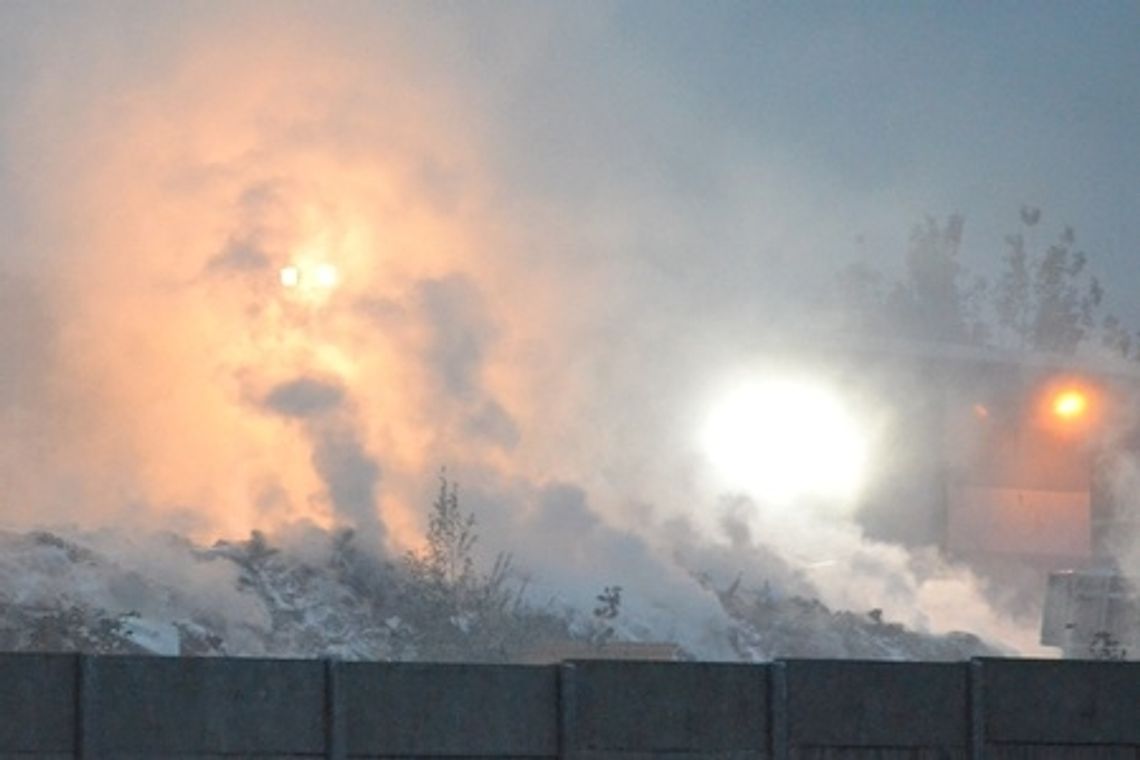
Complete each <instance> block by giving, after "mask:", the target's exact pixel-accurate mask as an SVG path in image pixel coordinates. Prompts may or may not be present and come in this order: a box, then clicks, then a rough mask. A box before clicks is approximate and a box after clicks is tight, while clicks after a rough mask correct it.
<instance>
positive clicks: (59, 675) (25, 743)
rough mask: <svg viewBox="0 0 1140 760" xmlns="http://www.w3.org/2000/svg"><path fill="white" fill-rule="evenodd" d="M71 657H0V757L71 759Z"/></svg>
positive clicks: (73, 679) (73, 659) (73, 664)
mask: <svg viewBox="0 0 1140 760" xmlns="http://www.w3.org/2000/svg"><path fill="white" fill-rule="evenodd" d="M77 660H78V658H77V657H75V656H74V655H50V654H9V655H3V656H0V757H3V756H5V755H16V754H17V753H28V754H30V755H32V756H34V757H50V756H53V755H58V756H60V757H70V756H71V755H72V753H74V752H75V736H76V726H77V722H76V717H77V716H76V677H77V671H76V662H77Z"/></svg>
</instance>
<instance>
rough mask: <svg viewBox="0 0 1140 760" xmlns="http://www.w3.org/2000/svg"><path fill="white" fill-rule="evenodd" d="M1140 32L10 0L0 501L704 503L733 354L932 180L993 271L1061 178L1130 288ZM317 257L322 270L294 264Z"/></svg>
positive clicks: (954, 9)
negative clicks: (1024, 217)
mask: <svg viewBox="0 0 1140 760" xmlns="http://www.w3.org/2000/svg"><path fill="white" fill-rule="evenodd" d="M1137 29H1140V4H1137V3H1135V2H1119V3H1107V2H1105V3H1061V2H1057V3H1049V2H1037V3H1032V4H1029V3H1013V2H1010V3H963V2H956V3H914V2H910V3H901V2H900V3H884V2H875V3H871V2H867V3H851V2H843V3H840V2H835V3H823V2H820V3H805V2H801V3H781V4H776V3H760V2H750V3H744V2H739V3H730V2H721V3H712V2H702V3H695V2H665V1H664V0H652V1H646V2H612V3H607V2H591V3H570V2H565V3H545V2H542V3H540V2H529V3H524V2H503V3H474V2H472V3H432V2H414V3H399V4H394V3H317V2H311V3H290V2H263V3H248V2H244V3H234V2H214V3H210V2H177V3H176V2H170V3H157V2H136V3H101V4H80V3H50V4H49V3H42V2H5V3H0V240H2V241H3V242H2V243H0V355H2V356H3V363H2V364H0V371H2V372H3V375H2V376H0V411H2V412H3V416H2V418H0V429H2V431H3V440H2V442H0V474H2V475H3V478H4V482H5V485H6V499H7V502H6V506H5V507H4V517H5V519H6V520H7V521H13V522H19V521H25V522H26V521H28V520H52V519H57V520H58V519H86V518H91V517H98V518H106V517H108V516H112V517H120V518H125V517H126V516H133V515H135V514H136V513H138V512H148V511H157V512H158V513H159V514H162V515H165V516H166V517H167V519H170V520H174V519H177V520H179V521H182V522H179V523H177V525H179V526H182V527H185V528H186V529H188V530H199V531H206V532H209V531H213V532H214V533H215V534H217V533H227V532H234V531H240V530H243V529H247V528H249V527H251V526H255V525H262V524H267V523H273V522H282V521H289V520H292V519H299V518H309V519H316V520H318V521H320V522H322V523H323V524H335V523H337V522H338V521H339V522H347V523H351V524H354V525H357V526H358V527H362V528H364V529H365V530H367V531H370V532H372V533H374V534H375V535H376V537H377V538H378V540H379V541H381V542H385V541H389V542H391V543H393V544H394V545H396V546H399V545H401V544H403V545H407V544H408V543H411V542H414V541H415V538H414V536H415V535H416V533H417V531H418V529H419V528H420V527H422V505H423V504H424V503H425V497H429V496H430V493H431V492H432V490H433V489H434V488H435V483H434V474H435V472H436V471H437V470H438V467H439V466H440V465H441V464H447V465H448V466H449V467H451V468H452V472H456V473H459V475H460V476H461V480H462V481H463V482H464V483H465V484H467V485H469V486H470V488H469V489H468V490H467V491H466V492H465V493H467V494H470V498H471V499H472V501H473V502H474V503H477V504H483V505H484V506H485V508H486V510H489V511H488V512H487V513H485V520H486V521H487V522H488V523H490V524H496V520H497V521H498V523H499V524H502V525H504V526H506V525H513V526H514V527H513V528H510V530H517V531H518V535H517V536H516V538H517V539H518V540H519V541H525V540H526V536H525V530H527V529H533V530H535V531H546V532H548V533H549V534H551V535H557V534H559V533H563V532H565V531H578V532H581V533H590V532H591V531H598V530H601V528H599V527H598V526H599V525H601V523H600V522H598V516H599V515H602V516H604V517H605V521H608V522H612V523H615V524H625V525H639V524H643V523H644V522H645V521H646V520H647V519H648V516H650V515H656V516H662V515H670V514H677V513H678V512H680V513H685V512H687V511H692V510H693V509H695V507H694V506H693V505H694V503H696V502H697V501H699V500H700V499H702V498H704V499H711V498H712V497H711V496H710V495H709V494H708V492H707V490H705V489H703V488H702V487H701V486H702V483H703V482H704V481H703V477H704V476H703V475H702V465H701V463H700V457H699V453H698V452H697V451H696V448H697V444H696V442H695V439H696V433H695V429H696V427H697V420H698V419H699V418H700V416H701V414H702V413H703V412H702V408H703V406H704V405H705V404H706V402H707V401H708V400H709V395H710V394H711V393H713V390H712V389H714V388H715V387H716V386H717V385H718V383H720V382H721V379H722V378H723V376H726V375H731V374H732V373H733V372H734V371H736V369H735V367H736V365H745V364H748V363H750V362H753V361H754V360H755V359H756V357H755V355H754V352H755V350H756V344H757V341H756V337H757V336H758V335H760V334H764V333H766V332H768V331H770V330H771V329H773V328H775V329H778V330H779V329H783V328H785V327H792V326H797V324H798V323H800V322H808V321H812V320H814V319H817V316H816V314H817V311H818V307H819V306H820V301H821V299H824V298H825V297H826V296H825V295H821V294H825V293H826V288H825V287H824V286H825V285H826V284H827V283H828V282H829V281H830V278H831V277H832V276H833V275H834V273H835V272H836V271H837V270H838V269H840V268H841V267H842V266H844V265H846V264H849V263H851V262H853V261H856V260H860V259H862V260H865V261H868V262H870V263H874V264H875V265H877V266H879V267H881V268H883V269H886V270H888V271H891V270H896V269H897V268H898V267H899V264H900V262H901V261H902V257H903V255H904V253H905V250H906V241H907V237H908V234H909V232H910V229H911V227H912V226H913V225H915V224H917V223H919V222H921V221H922V219H923V218H924V217H925V216H926V215H933V216H935V217H939V218H944V217H946V216H947V215H949V214H952V213H961V214H963V215H964V216H965V217H966V233H965V237H964V239H963V256H964V257H965V260H966V263H967V265H969V266H971V267H974V268H975V269H978V270H981V271H990V270H991V269H992V267H993V266H994V263H995V262H996V261H997V260H998V258H999V257H1000V255H1001V253H1002V250H1003V246H1002V239H1003V236H1004V235H1005V234H1006V233H1008V232H1012V231H1015V230H1016V229H1017V225H1018V211H1019V209H1020V208H1021V207H1022V206H1023V205H1024V204H1029V205H1033V206H1038V207H1040V208H1041V209H1042V210H1043V221H1042V224H1041V225H1040V226H1039V227H1038V228H1037V229H1036V230H1035V231H1034V235H1036V236H1038V238H1037V239H1036V240H1035V241H1033V242H1035V243H1036V244H1040V245H1043V244H1046V243H1048V242H1049V241H1051V240H1052V239H1054V237H1055V236H1056V235H1057V234H1058V233H1059V232H1060V230H1061V229H1062V226H1063V225H1066V224H1069V225H1072V226H1073V227H1074V228H1075V229H1076V231H1077V235H1078V240H1079V242H1080V243H1081V244H1082V246H1083V248H1084V249H1085V250H1087V251H1088V252H1089V253H1090V255H1091V257H1092V260H1091V267H1092V269H1093V271H1094V273H1097V274H1099V275H1101V276H1102V278H1103V279H1104V280H1105V281H1106V283H1107V287H1108V291H1109V298H1110V300H1111V305H1112V306H1113V308H1115V309H1116V310H1117V311H1119V312H1122V313H1123V314H1126V315H1128V316H1130V317H1131V318H1132V319H1133V326H1134V327H1136V326H1140V299H1137V298H1136V297H1135V294H1136V293H1137V291H1140V265H1138V263H1137V260H1136V255H1137V252H1138V250H1137V249H1138V244H1140V194H1138V193H1136V192H1135V183H1136V178H1137V177H1138V176H1140V143H1138V142H1137V140H1136V139H1135V136H1136V135H1138V134H1140V47H1138V46H1137V45H1136V31H1137ZM324 263H328V264H330V265H335V267H336V272H337V275H336V278H337V279H338V287H337V288H336V289H335V290H334V291H331V292H330V293H324V292H321V293H316V292H315V291H314V292H307V291H304V289H302V290H301V291H296V292H285V291H284V290H282V288H281V287H280V282H279V273H280V271H281V270H282V269H283V268H285V267H289V266H300V267H302V268H304V267H310V268H311V267H316V266H320V265H323V264H324ZM305 271H309V270H305ZM313 271H315V270H313ZM303 276H304V277H308V276H309V275H308V274H303ZM306 282H307V281H306ZM480 500H482V501H480ZM496 504H497V505H499V506H497V507H496V506H495V505H496ZM141 506H146V507H147V508H148V509H147V510H142V509H140V507H141ZM496 509H498V510H499V512H498V513H496V512H495V511H494V510H496ZM377 515H379V519H377ZM568 520H569V522H567V521H568ZM519 526H521V527H519ZM503 529H504V530H507V528H503ZM606 535H607V536H608V537H607V538H606V541H609V542H610V543H611V544H612V543H613V542H615V541H616V542H617V544H620V543H621V541H622V540H624V539H621V537H620V536H617V537H615V536H612V535H609V534H606ZM604 543H605V542H604V541H601V539H599V545H602V544H604ZM607 545H608V544H607ZM536 546H539V547H541V546H542V544H541V543H538V544H536ZM541 555H542V551H541V550H539V551H536V552H534V557H535V558H541ZM567 561H568V562H578V563H579V565H580V566H587V567H588V566H590V565H591V562H592V561H593V560H592V559H591V557H590V556H589V552H586V553H585V554H584V555H583V556H582V557H580V558H579V559H578V560H567ZM645 574H646V576H647V577H652V575H653V572H647V573H645Z"/></svg>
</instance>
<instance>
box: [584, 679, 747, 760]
mask: <svg viewBox="0 0 1140 760" xmlns="http://www.w3.org/2000/svg"><path fill="white" fill-rule="evenodd" d="M562 677H563V703H564V704H563V715H564V719H563V723H564V725H563V731H564V732H565V736H564V737H563V751H564V753H565V755H566V756H567V757H572V758H581V759H582V760H603V759H608V758H615V759H616V758H623V760H638V759H640V758H651V757H662V756H667V757H670V758H678V759H680V758H685V759H688V758H693V759H700V760H712V759H713V758H716V759H718V760H719V759H722V758H725V759H727V758H732V759H734V760H737V759H739V760H745V759H749V760H751V759H752V758H764V757H768V756H769V706H768V691H769V683H768V669H767V668H766V667H764V666H757V665H727V664H712V663H653V662H615V661H606V662H601V661H589V662H586V661H583V662H574V663H570V664H567V665H564V666H563V676H562Z"/></svg>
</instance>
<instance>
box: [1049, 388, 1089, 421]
mask: <svg viewBox="0 0 1140 760" xmlns="http://www.w3.org/2000/svg"><path fill="white" fill-rule="evenodd" d="M1088 406H1089V400H1088V398H1087V397H1086V396H1085V394H1084V393H1081V392H1080V391H1078V390H1072V389H1070V390H1064V391H1061V392H1060V393H1058V394H1057V395H1056V396H1054V397H1053V414H1055V415H1057V416H1058V417H1060V418H1061V419H1063V420H1075V419H1077V418H1078V417H1081V416H1083V415H1084V413H1085V411H1086V410H1088Z"/></svg>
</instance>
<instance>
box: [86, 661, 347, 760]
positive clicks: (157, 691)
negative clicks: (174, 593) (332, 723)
mask: <svg viewBox="0 0 1140 760" xmlns="http://www.w3.org/2000/svg"><path fill="white" fill-rule="evenodd" d="M83 665H84V666H85V671H84V674H83V676H82V684H83V690H84V696H83V699H82V701H81V705H82V708H81V712H82V713H83V716H82V725H81V736H82V741H83V744H84V747H85V749H86V753H87V754H89V755H92V756H94V757H124V756H138V757H160V756H163V755H168V756H179V755H182V756H198V757H203V756H205V757H209V756H217V755H240V756H242V757H305V756H311V757H321V756H323V755H324V754H325V745H326V725H325V689H324V674H325V668H324V664H323V663H321V662H318V661H300V660H292V661H291V660H245V659H226V660H222V659H194V658H158V657H153V658H148V657H98V658H86V659H84V660H83Z"/></svg>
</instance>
